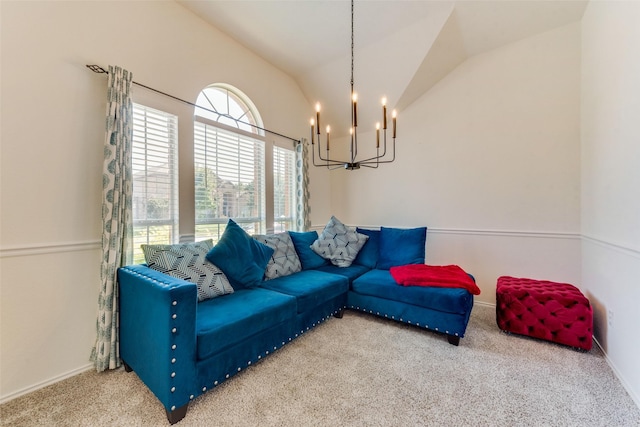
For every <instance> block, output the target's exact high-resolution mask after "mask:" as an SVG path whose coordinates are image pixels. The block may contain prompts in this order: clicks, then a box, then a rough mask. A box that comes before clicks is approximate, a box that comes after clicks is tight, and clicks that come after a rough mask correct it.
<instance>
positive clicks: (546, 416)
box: [0, 305, 640, 427]
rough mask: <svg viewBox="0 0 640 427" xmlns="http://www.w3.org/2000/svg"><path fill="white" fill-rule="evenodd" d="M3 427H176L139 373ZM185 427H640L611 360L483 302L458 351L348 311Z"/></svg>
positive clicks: (75, 390)
mask: <svg viewBox="0 0 640 427" xmlns="http://www.w3.org/2000/svg"><path fill="white" fill-rule="evenodd" d="M0 419H1V425H3V426H98V425H102V426H166V425H168V422H167V420H166V416H165V412H164V408H163V407H162V405H161V404H160V403H159V401H158V400H157V399H156V398H155V396H154V395H153V394H152V393H151V392H150V391H149V390H148V389H147V388H146V387H145V386H144V385H143V384H142V383H141V382H140V380H139V379H138V377H137V376H136V375H135V373H126V372H124V370H123V369H119V370H116V371H111V372H106V373H101V374H98V373H96V372H85V373H83V374H80V375H77V376H75V377H73V378H70V379H67V380H64V381H61V382H58V383H56V384H53V385H51V386H48V387H46V388H43V389H41V390H38V391H35V392H33V393H30V394H28V395H25V396H22V397H19V398H17V399H14V400H12V401H10V402H7V403H5V404H3V405H2V406H0ZM177 425H179V426H184V427H187V426H603V427H604V426H640V409H639V408H638V407H637V406H636V404H635V403H634V401H633V400H632V399H631V397H630V396H629V395H628V394H627V393H626V391H625V389H624V388H623V386H622V385H621V383H620V382H619V381H618V379H617V378H616V377H615V375H614V374H613V372H612V370H611V368H610V367H609V365H608V364H607V362H606V360H605V358H604V356H603V354H602V352H601V351H600V350H599V349H598V348H597V347H596V346H594V348H593V349H592V350H591V351H590V352H580V351H576V350H574V349H571V348H568V347H564V346H560V345H555V344H552V343H548V342H544V341H539V340H535V339H531V338H526V337H520V336H516V335H508V334H504V333H502V332H500V331H499V329H498V327H497V326H496V323H495V309H494V308H492V307H487V306H480V305H476V306H475V307H474V309H473V313H472V316H471V320H470V323H469V327H468V329H467V333H466V336H465V338H463V339H462V340H461V341H460V346H459V347H455V346H452V345H450V344H449V343H448V342H447V340H446V338H445V337H444V336H442V335H438V334H435V333H431V332H428V331H424V330H421V329H417V328H414V327H411V326H407V325H402V324H398V323H393V322H390V321H388V320H384V319H378V318H375V317H372V316H369V315H366V314H361V313H357V312H353V311H350V310H348V311H346V312H345V315H344V318H342V319H333V318H332V319H330V320H328V321H326V322H324V323H323V324H321V325H320V326H318V327H316V328H315V329H314V330H312V331H310V332H309V333H307V334H305V335H304V336H302V337H301V338H298V339H297V340H295V341H293V342H292V343H290V344H288V345H287V346H285V347H284V348H282V349H280V350H278V351H277V352H275V353H273V354H272V355H270V356H269V357H268V358H266V359H264V360H263V361H261V362H260V363H257V364H255V365H252V366H251V367H250V368H248V369H246V370H244V371H243V372H241V373H240V374H238V375H237V376H235V377H234V378H233V379H232V380H230V381H227V382H226V383H224V384H222V385H221V386H219V387H217V388H216V389H214V390H212V391H209V392H208V393H205V394H204V395H202V396H200V397H198V398H196V399H195V400H194V401H193V402H192V403H191V404H190V405H189V411H188V412H187V416H186V417H185V418H184V420H182V421H181V422H180V423H179V424H177Z"/></svg>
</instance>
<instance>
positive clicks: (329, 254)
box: [311, 216, 369, 267]
mask: <svg viewBox="0 0 640 427" xmlns="http://www.w3.org/2000/svg"><path fill="white" fill-rule="evenodd" d="M367 239H369V236H366V235H364V234H360V233H358V232H356V230H355V228H353V227H347V226H346V225H344V224H343V223H342V222H340V220H338V219H337V218H336V217H335V216H332V217H331V219H330V220H329V222H328V223H327V225H326V226H325V227H324V230H323V231H322V233H320V236H318V240H316V241H315V242H313V243H312V244H311V249H312V250H313V251H314V252H315V253H317V254H318V255H320V256H321V257H322V258H325V259H328V260H329V261H331V263H332V264H333V265H337V266H338V267H349V266H350V265H351V263H352V262H353V260H354V259H356V256H358V252H360V249H362V246H364V244H365V243H366V242H367Z"/></svg>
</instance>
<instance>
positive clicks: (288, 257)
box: [253, 232, 302, 280]
mask: <svg viewBox="0 0 640 427" xmlns="http://www.w3.org/2000/svg"><path fill="white" fill-rule="evenodd" d="M253 238H254V239H256V240H257V241H259V242H260V243H264V244H265V245H267V246H269V247H270V248H271V249H273V255H271V259H270V260H269V263H268V264H267V269H266V270H265V272H264V278H265V280H270V279H275V278H276V277H282V276H288V275H290V274H293V273H297V272H298V271H301V270H302V264H301V263H300V258H299V257H298V253H297V252H296V248H295V246H293V240H291V236H290V235H289V233H287V232H284V233H277V234H257V235H255V236H253Z"/></svg>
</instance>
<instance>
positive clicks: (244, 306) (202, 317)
mask: <svg viewBox="0 0 640 427" xmlns="http://www.w3.org/2000/svg"><path fill="white" fill-rule="evenodd" d="M197 310H198V311H197V314H196V335H197V357H198V359H205V358H207V357H209V356H211V355H213V354H216V353H218V352H220V351H222V350H224V349H226V348H228V347H231V346H233V345H235V344H237V343H239V342H242V341H245V340H247V339H249V338H250V337H251V336H253V335H255V334H257V333H259V332H262V331H264V330H267V329H269V328H271V327H273V326H276V325H278V324H280V323H282V322H291V323H292V324H293V319H294V318H295V316H296V299H295V298H293V297H291V296H289V295H285V294H282V293H278V292H273V291H270V290H268V289H262V288H259V287H258V288H252V289H240V290H238V291H236V292H234V293H233V294H230V295H225V296H223V297H218V298H214V299H210V300H207V301H204V302H201V303H199V304H198V309H197Z"/></svg>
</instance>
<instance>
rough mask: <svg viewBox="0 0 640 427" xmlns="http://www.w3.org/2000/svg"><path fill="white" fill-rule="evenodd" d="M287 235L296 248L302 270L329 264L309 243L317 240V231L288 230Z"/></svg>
mask: <svg viewBox="0 0 640 427" xmlns="http://www.w3.org/2000/svg"><path fill="white" fill-rule="evenodd" d="M289 235H290V236H291V240H293V246H294V247H295V248H296V252H297V253H298V258H300V262H301V263H302V269H303V270H309V269H313V268H318V267H322V266H323V265H329V261H327V260H326V259H324V258H322V257H321V256H320V255H318V254H317V253H315V252H314V251H313V250H312V249H311V244H312V243H313V242H315V241H316V240H318V232H317V231H304V232H296V231H289Z"/></svg>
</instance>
